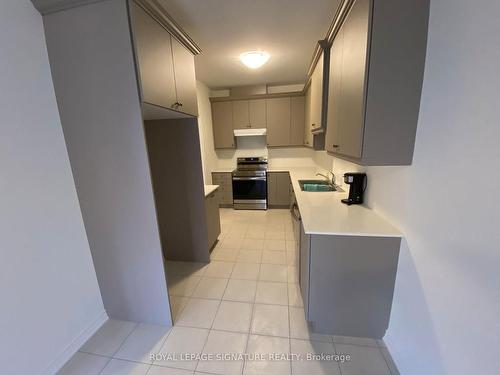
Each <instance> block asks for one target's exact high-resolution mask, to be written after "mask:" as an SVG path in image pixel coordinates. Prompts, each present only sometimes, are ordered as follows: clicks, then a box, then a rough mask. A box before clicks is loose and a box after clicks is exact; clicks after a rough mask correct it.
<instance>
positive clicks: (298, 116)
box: [267, 96, 305, 146]
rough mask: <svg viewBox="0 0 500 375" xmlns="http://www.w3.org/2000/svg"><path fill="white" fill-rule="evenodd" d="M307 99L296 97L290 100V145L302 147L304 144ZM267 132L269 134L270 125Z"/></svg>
mask: <svg viewBox="0 0 500 375" xmlns="http://www.w3.org/2000/svg"><path fill="white" fill-rule="evenodd" d="M304 115H305V97H303V96H294V97H291V98H290V145H291V146H302V145H303V144H304V121H305V117H304ZM267 131H268V132H269V123H268V128H267Z"/></svg>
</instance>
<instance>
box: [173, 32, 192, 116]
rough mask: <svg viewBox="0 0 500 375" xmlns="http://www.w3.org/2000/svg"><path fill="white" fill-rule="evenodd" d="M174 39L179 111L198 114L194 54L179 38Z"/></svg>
mask: <svg viewBox="0 0 500 375" xmlns="http://www.w3.org/2000/svg"><path fill="white" fill-rule="evenodd" d="M171 39H172V54H173V57H174V73H175V91H176V94H177V105H178V108H177V109H178V111H180V112H184V113H187V114H190V115H193V116H198V100H197V98H196V76H195V71H194V56H193V54H192V53H191V52H189V51H188V50H187V49H186V48H185V47H184V46H183V45H182V44H181V43H179V41H177V39H175V38H173V37H172V38H171Z"/></svg>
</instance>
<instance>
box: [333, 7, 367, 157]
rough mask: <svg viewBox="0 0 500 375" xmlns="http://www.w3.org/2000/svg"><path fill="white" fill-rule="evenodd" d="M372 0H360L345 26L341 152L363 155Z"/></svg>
mask: <svg viewBox="0 0 500 375" xmlns="http://www.w3.org/2000/svg"><path fill="white" fill-rule="evenodd" d="M369 14H370V1H369V0H357V1H356V2H355V3H354V5H353V7H352V9H351V11H350V12H349V15H348V16H347V19H346V21H345V23H344V25H343V26H342V29H343V34H344V35H343V36H344V38H343V48H342V51H343V53H342V94H341V99H340V106H341V109H342V110H341V111H340V121H339V123H340V128H339V147H338V152H339V153H341V154H343V155H347V156H351V157H356V158H358V157H361V151H362V150H361V147H362V142H363V130H364V102H365V82H366V72H367V52H368V50H367V48H368V34H369V33H368V28H369V24H370V22H369Z"/></svg>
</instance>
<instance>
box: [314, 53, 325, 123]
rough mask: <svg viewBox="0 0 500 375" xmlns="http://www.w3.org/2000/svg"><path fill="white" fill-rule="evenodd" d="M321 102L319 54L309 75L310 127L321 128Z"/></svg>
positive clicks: (320, 62)
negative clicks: (310, 75)
mask: <svg viewBox="0 0 500 375" xmlns="http://www.w3.org/2000/svg"><path fill="white" fill-rule="evenodd" d="M322 104H323V54H321V56H320V58H319V60H318V63H317V64H316V67H315V68H314V71H313V73H312V77H311V129H318V128H321V112H322Z"/></svg>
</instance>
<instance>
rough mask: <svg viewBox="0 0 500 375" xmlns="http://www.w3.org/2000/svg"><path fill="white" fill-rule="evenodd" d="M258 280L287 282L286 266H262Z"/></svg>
mask: <svg viewBox="0 0 500 375" xmlns="http://www.w3.org/2000/svg"><path fill="white" fill-rule="evenodd" d="M259 280H261V281H277V282H281V283H286V282H287V266H284V265H279V264H262V265H261V267H260V273H259Z"/></svg>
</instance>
